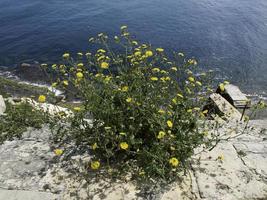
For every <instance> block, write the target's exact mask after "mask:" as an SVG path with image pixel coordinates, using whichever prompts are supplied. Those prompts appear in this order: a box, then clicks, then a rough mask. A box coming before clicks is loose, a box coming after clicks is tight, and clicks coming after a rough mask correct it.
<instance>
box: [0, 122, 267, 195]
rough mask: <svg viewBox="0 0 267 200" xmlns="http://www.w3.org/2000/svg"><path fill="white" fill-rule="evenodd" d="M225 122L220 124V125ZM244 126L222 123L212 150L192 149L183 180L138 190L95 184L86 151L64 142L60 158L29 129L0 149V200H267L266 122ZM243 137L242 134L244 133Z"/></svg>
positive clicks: (42, 133) (45, 132) (44, 132)
mask: <svg viewBox="0 0 267 200" xmlns="http://www.w3.org/2000/svg"><path fill="white" fill-rule="evenodd" d="M221 123H223V122H221ZM251 124H253V125H254V126H255V127H249V128H248V129H247V131H246V132H244V133H243V128H244V127H246V124H244V123H242V122H239V123H238V124H236V123H233V122H230V121H228V122H226V123H225V124H222V126H221V128H220V130H219V132H220V133H221V134H222V135H223V138H224V139H227V141H221V142H220V143H219V144H218V145H217V146H216V147H215V148H213V149H212V150H211V151H205V152H202V151H201V149H198V151H196V153H197V154H196V155H195V156H194V157H193V158H192V167H191V169H190V170H189V171H188V172H187V173H186V174H185V175H184V176H182V179H181V182H176V183H173V184H171V185H168V186H165V187H162V185H154V186H153V187H151V186H145V185H144V186H143V185H142V186H139V185H135V184H134V183H132V182H131V181H129V180H128V179H127V177H126V178H125V180H124V181H113V180H109V181H108V180H103V179H101V180H98V181H97V176H95V174H94V173H93V172H91V171H90V170H88V165H89V164H90V161H91V156H90V151H89V150H88V147H79V148H77V147H76V146H75V145H74V144H66V145H64V146H62V147H60V148H62V149H63V150H64V154H63V155H62V156H61V157H56V156H55V155H54V153H53V149H54V148H55V146H54V145H55V144H53V142H52V141H51V139H50V136H51V133H50V131H49V129H48V128H47V127H46V126H44V127H43V128H42V129H41V130H33V129H29V130H28V131H27V132H25V133H24V134H23V137H22V139H21V140H14V141H6V142H5V143H4V144H3V145H1V146H0V200H2V199H3V200H4V199H11V200H13V199H14V200H20V199H21V200H22V199H23V200H24V199H26V200H28V199H29V200H30V199H38V200H47V199H51V200H53V199H64V200H65V199H66V200H76V199H80V200H87V199H92V200H100V199H101V200H102V199H104V200H113V199H116V200H117V199H118V200H119V199H122V200H124V199H127V200H147V199H149V200H150V199H151V200H177V199H179V200H180V199H181V200H246V199H247V200H253V199H254V200H263V199H266V198H267V168H266V166H267V165H266V163H267V140H266V139H265V138H267V133H266V132H265V131H263V130H262V128H264V126H263V125H265V124H266V120H262V121H255V122H252V123H251ZM242 133H243V134H242Z"/></svg>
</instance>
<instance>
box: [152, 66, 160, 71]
mask: <svg viewBox="0 0 267 200" xmlns="http://www.w3.org/2000/svg"><path fill="white" fill-rule="evenodd" d="M152 71H153V72H160V69H159V68H157V67H156V68H153V69H152Z"/></svg>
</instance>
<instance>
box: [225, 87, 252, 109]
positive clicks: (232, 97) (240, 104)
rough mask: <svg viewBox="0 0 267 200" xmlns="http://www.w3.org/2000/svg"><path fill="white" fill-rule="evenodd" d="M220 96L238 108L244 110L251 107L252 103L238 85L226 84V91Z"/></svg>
mask: <svg viewBox="0 0 267 200" xmlns="http://www.w3.org/2000/svg"><path fill="white" fill-rule="evenodd" d="M220 94H221V95H222V96H223V97H224V98H225V99H227V100H228V101H229V102H230V103H231V104H232V105H233V106H235V107H236V108H244V107H249V106H250V101H249V100H248V98H247V97H246V95H245V94H244V93H242V92H241V90H240V89H239V87H237V86H236V85H233V84H226V85H225V86H224V91H223V92H221V93H220Z"/></svg>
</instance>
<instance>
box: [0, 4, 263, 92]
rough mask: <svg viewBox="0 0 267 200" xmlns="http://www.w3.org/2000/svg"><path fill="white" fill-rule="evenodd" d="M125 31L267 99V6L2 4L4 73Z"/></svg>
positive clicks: (0, 46)
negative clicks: (189, 58)
mask: <svg viewBox="0 0 267 200" xmlns="http://www.w3.org/2000/svg"><path fill="white" fill-rule="evenodd" d="M121 25H128V27H129V30H130V32H131V33H132V34H133V35H135V36H136V38H138V39H139V40H141V41H143V42H148V43H151V44H152V45H154V46H155V47H163V48H165V49H168V50H169V51H182V52H184V53H185V54H186V55H188V56H194V57H196V58H197V59H198V61H199V63H200V65H201V66H202V67H203V68H205V69H213V70H215V71H216V73H217V74H218V77H222V76H223V77H224V78H226V79H229V80H231V81H232V82H234V83H237V84H238V85H239V86H240V87H241V88H242V89H243V90H245V91H247V92H251V91H257V92H258V93H261V94H263V93H264V92H267V0H253V1H252V0H146V1H144V0H75V1H74V0H0V65H2V66H13V65H15V64H18V63H21V62H31V61H39V62H49V61H56V60H57V59H58V58H60V57H61V55H62V53H64V52H65V51H69V52H77V51H87V50H90V48H91V47H90V45H89V43H88V38H89V37H91V36H94V35H96V34H97V33H99V32H105V33H107V34H109V35H111V36H114V35H116V34H118V33H119V28H120V26H121Z"/></svg>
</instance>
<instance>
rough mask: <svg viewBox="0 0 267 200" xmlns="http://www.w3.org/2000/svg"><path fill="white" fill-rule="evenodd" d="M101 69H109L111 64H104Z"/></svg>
mask: <svg viewBox="0 0 267 200" xmlns="http://www.w3.org/2000/svg"><path fill="white" fill-rule="evenodd" d="M100 67H101V68H102V69H108V67H109V64H108V63H107V62H102V63H101V65H100Z"/></svg>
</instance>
